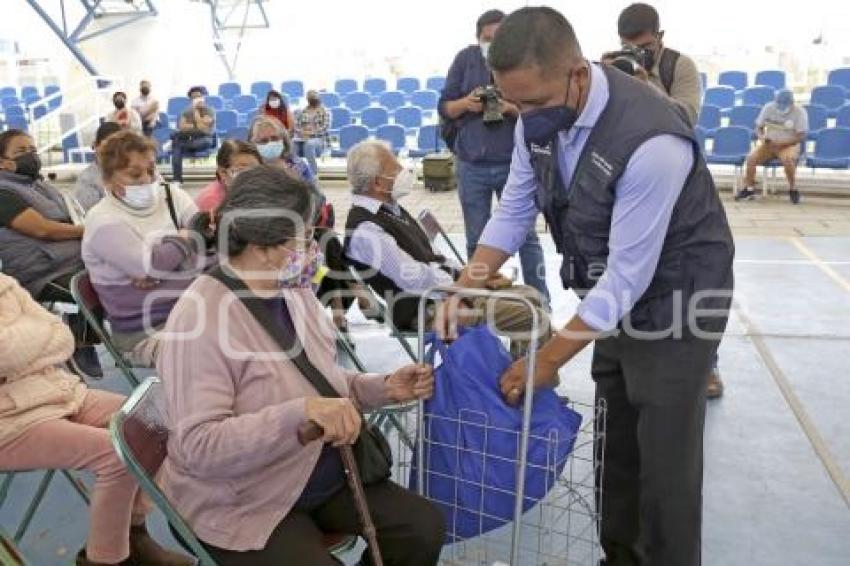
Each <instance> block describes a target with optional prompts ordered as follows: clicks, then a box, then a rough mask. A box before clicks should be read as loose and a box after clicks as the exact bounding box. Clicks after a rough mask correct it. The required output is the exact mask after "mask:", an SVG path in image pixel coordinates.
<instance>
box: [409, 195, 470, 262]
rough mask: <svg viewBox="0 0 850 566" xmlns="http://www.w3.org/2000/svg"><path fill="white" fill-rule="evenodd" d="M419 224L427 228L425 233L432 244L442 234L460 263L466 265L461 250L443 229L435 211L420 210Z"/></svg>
mask: <svg viewBox="0 0 850 566" xmlns="http://www.w3.org/2000/svg"><path fill="white" fill-rule="evenodd" d="M419 224H420V225H421V226H422V229H423V230H425V234H426V235H427V236H428V239H429V240H430V241H431V245H433V244H434V242H435V241H436V239H437V236H441V237H442V238H443V240H445V242H446V243H447V244H448V246H449V249H451V250H452V253H453V254H454V256H455V258H457V261H458V263H460V265H462V266H464V265H466V261H465V260H464V259H463V256H461V255H460V252H459V251H458V250H457V247H455V245H454V243H453V242H452V241H451V239H449V236H448V234H446V231H445V230H443V227H442V226H440V222H439V221H438V220H437V217H436V216H434V213H433V212H431V211H430V210H428V209H427V208H426V209H424V210H423V211H422V212H420V213H419Z"/></svg>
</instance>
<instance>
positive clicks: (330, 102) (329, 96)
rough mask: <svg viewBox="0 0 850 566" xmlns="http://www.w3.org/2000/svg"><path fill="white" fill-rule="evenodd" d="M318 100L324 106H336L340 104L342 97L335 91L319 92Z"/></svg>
mask: <svg viewBox="0 0 850 566" xmlns="http://www.w3.org/2000/svg"><path fill="white" fill-rule="evenodd" d="M319 100H321V101H322V104H323V105H324V106H325V108H336V107H337V106H342V99H341V98H340V97H339V95H338V94H336V93H335V92H320V93H319Z"/></svg>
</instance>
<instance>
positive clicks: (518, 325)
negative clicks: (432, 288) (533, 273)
mask: <svg viewBox="0 0 850 566" xmlns="http://www.w3.org/2000/svg"><path fill="white" fill-rule="evenodd" d="M505 291H507V292H509V293H512V294H515V295H517V296H523V297H525V298H527V299H528V300H529V301H531V303H532V305H534V308H535V311H536V312H537V321H538V325H539V326H538V328H537V331H538V339H537V345H538V347H540V346H542V345H543V343H544V342H545V341H546V340H548V339H549V337H550V336H551V335H552V328H551V323H550V320H549V314H548V313H547V312H546V311H545V310H544V309H543V307H542V304H543V303H542V301H541V297H540V293H539V292H538V291H537V290H536V289H535V288H533V287H530V286H528V285H514V286H512V287H510V288H508V289H505ZM532 318H533V315H532V312H531V310H529V309H528V307H527V306H526V305H525V304H523V303H520V302H517V301H511V300H506V299H502V298H490V297H476V298H474V299H472V309H470V310H467V311H464V312H463V313H461V319H460V322H461V323H462V324H464V325H467V326H476V325H479V324H484V323H486V324H488V325H489V326H490V327H491V328H492V329H493V331H494V332H495V333H496V334H499V335H501V336H505V337H508V338H510V341H511V346H510V350H511V354H512V355H513V357H514V358H517V357H519V356H520V355H522V354H524V353H525V351H526V350H527V349H528V345H529V342H530V340H531V336H532V331H533V330H534V329H533V328H532V326H533V320H532ZM425 323H426V325H427V326H428V327H429V328H430V327H431V326H433V323H434V309H433V308H429V309H428V313H427V316H426V318H425ZM416 324H417V321H416V319H414V325H416Z"/></svg>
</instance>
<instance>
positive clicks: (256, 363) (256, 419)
mask: <svg viewBox="0 0 850 566" xmlns="http://www.w3.org/2000/svg"><path fill="white" fill-rule="evenodd" d="M284 293H285V296H286V300H287V304H288V305H289V309H290V312H291V314H292V319H293V321H294V323H295V328H296V332H297V333H298V336H299V337H300V339H301V342H302V343H303V344H304V345H305V349H306V352H307V356H308V357H309V358H310V360H311V361H312V362H313V364H315V365H316V367H317V368H318V369H319V370H321V371H322V372H323V373H324V375H325V376H326V377H327V378H328V380H329V381H330V382H331V383H332V384H333V385H334V386H335V387H336V388H337V390H338V391H339V392H340V393H342V394H344V395H349V396H350V397H352V398H353V399H355V400H357V401H358V402H359V403H360V405H361V407H362V408H363V409H364V410H365V409H370V408H375V407H378V406H380V405H382V404H384V403H386V402H387V401H388V400H387V398H386V393H385V385H384V381H385V376H384V375H378V374H365V375H364V374H360V373H356V372H351V371H347V370H345V369H343V368H341V367H339V366H338V365H336V360H335V358H336V346H335V341H334V334H333V327H332V325H331V322H330V319H329V317H328V316H327V313H325V312H324V309H323V308H322V306H321V304H320V303H319V302H318V300H317V299H316V298H315V296H314V295H313V293H312V292H311V291H310V290H309V289H291V290H286V291H284ZM157 367H158V370H159V374H160V376H161V378H162V381H163V383H164V386H165V391H166V402H167V411H168V415H169V428H170V432H171V434H170V439H169V444H168V458H167V459H166V462H165V464H164V467H163V471H162V482H163V484H164V485H163V487H164V490H165V492H166V493H167V495H168V497H169V498H170V499H171V501H172V502H173V503H174V505H175V507H176V508H177V510H178V511H179V512H180V513H181V514H182V515H183V517H185V518H186V520H187V521H188V522H189V524H190V525H191V527H192V528H193V529H194V531H195V532H196V533H197V535H198V536H199V537H200V538H201V539H202V540H204V541H205V542H207V543H209V544H212V545H214V546H217V547H220V548H226V549H230V550H236V551H246V550H257V549H261V548H263V547H264V546H265V545H266V542H267V541H268V539H269V536H270V535H271V533H272V531H273V530H274V528H275V527H276V526H277V524H278V523H279V522H280V521H281V520H282V519H283V518H284V517H285V516H286V515H287V513H289V511H290V509H291V508H292V506H293V504H294V503H295V502H296V500H297V499H298V497H299V496H300V494H301V492H302V491H303V489H304V486H305V485H306V484H307V480H308V478H309V476H310V474H311V473H312V471H313V468H314V467H315V464H316V461H317V460H318V458H319V453H320V451H321V443H319V442H312V443H310V444H308V445H307V446H301V444H300V443H299V442H298V440H297V437H296V430H297V428H298V426H299V425H300V424H301V423H303V422H305V421H306V418H305V400H306V398H307V397H311V396H315V395H317V393H316V392H315V390H314V389H313V387H312V386H311V385H310V384H309V382H307V380H306V379H305V378H304V377H303V376H302V375H301V373H300V372H299V371H298V369H297V368H296V367H295V365H294V364H293V363H292V362H290V361H289V360H288V359H287V358H286V357H285V356H283V355H282V354H281V353H280V350H279V348H278V347H277V345H276V343H275V342H274V341H273V340H272V339H271V338H270V337H269V336H268V335H267V334H266V332H265V330H263V328H262V327H260V326H259V325H258V324H257V323H256V322H255V320H254V319H253V317H252V316H251V314H250V313H249V312H248V311H247V310H246V309H245V307H244V306H243V305H242V303H241V302H239V300H238V299H237V298H236V296H235V295H233V294H232V293H231V292H230V291H229V290H228V289H227V288H225V287H224V286H223V285H222V284H221V283H219V282H218V281H217V280H215V279H213V278H211V277H209V276H201V277H199V278H198V279H197V280H196V281H195V282H194V283H193V284H192V285H191V286H190V287H189V288H188V289H187V290H186V292H185V293H184V295H183V296H182V297H181V299H180V300H179V302H178V303H177V305H176V306H175V307H174V310H173V311H172V313H171V316H170V317H169V319H168V323H167V325H166V328H165V333H164V339H163V344H162V349H161V352H160V356H159V363H158V366H157Z"/></svg>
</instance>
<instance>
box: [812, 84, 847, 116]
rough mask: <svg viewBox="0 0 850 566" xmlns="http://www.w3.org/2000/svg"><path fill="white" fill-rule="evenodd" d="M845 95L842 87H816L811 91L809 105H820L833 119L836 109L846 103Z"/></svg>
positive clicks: (836, 112)
mask: <svg viewBox="0 0 850 566" xmlns="http://www.w3.org/2000/svg"><path fill="white" fill-rule="evenodd" d="M846 98H847V93H846V91H845V90H844V88H843V87H840V86H836V85H823V86H816V87H815V88H813V89H812V95H811V97H809V104H820V105H822V106H825V107H826V112H827V114H828V115H829V117H830V118H835V116H836V114H838V109H839V108H841V107H842V106H844V104H845V103H846Z"/></svg>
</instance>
